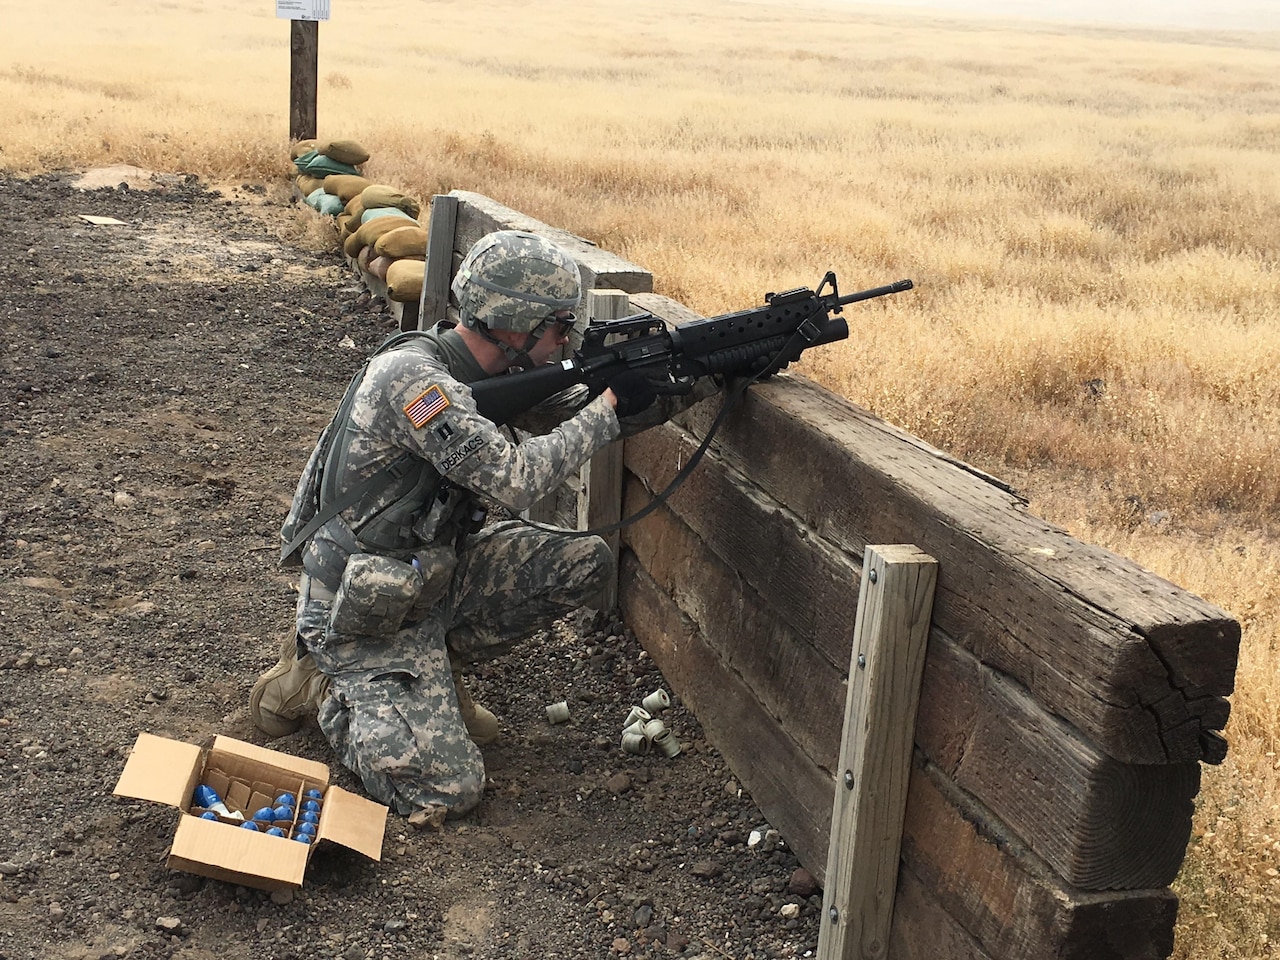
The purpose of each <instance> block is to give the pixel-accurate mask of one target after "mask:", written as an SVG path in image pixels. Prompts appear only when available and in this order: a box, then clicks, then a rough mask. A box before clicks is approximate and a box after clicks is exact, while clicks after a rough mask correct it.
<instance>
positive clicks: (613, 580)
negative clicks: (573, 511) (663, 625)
mask: <svg viewBox="0 0 1280 960" xmlns="http://www.w3.org/2000/svg"><path fill="white" fill-rule="evenodd" d="M585 307H586V310H587V316H588V317H590V318H591V319H592V320H617V319H619V318H620V317H625V316H627V315H628V314H629V313H630V312H631V298H630V297H629V296H627V294H626V292H625V291H623V290H588V291H587V302H586V304H585ZM581 481H582V486H581V494H580V495H579V497H578V529H580V530H591V529H594V528H596V527H606V526H608V525H609V524H611V523H617V522H618V521H619V520H620V519H622V441H620V440H619V441H615V442H613V443H611V444H609V446H607V447H605V448H604V449H603V450H601V451H600V452H599V453H597V454H596V455H595V456H594V457H592V458H591V459H590V460H588V461H587V462H586V463H584V464H583V465H582V474H581ZM604 539H605V542H606V543H608V544H609V549H610V550H611V551H612V552H613V575H612V576H611V577H610V578H609V582H608V583H607V584H605V588H604V590H602V591H601V593H600V599H599V600H598V601H597V602H596V606H597V607H599V609H601V610H612V609H613V608H614V607H615V606H616V605H617V603H618V547H619V544H620V543H621V540H622V536H621V531H619V530H615V531H613V533H609V534H606V535H605V538H604Z"/></svg>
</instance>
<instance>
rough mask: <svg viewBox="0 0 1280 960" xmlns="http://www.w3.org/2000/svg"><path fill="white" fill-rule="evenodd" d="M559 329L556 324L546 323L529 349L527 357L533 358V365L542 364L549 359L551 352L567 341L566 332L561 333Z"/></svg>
mask: <svg viewBox="0 0 1280 960" xmlns="http://www.w3.org/2000/svg"><path fill="white" fill-rule="evenodd" d="M560 330H561V327H560V326H559V325H558V324H554V323H549V324H547V327H546V329H545V330H543V332H542V336H540V337H539V338H538V342H537V343H535V344H534V345H533V349H532V350H530V351H529V357H530V359H532V360H533V363H534V366H542V364H544V363H546V362H547V361H548V360H550V359H551V355H552V354H554V353H555V352H556V351H557V350H559V349H560V348H561V347H563V346H564V345H565V344H566V343H568V342H569V337H568V334H565V333H561V332H560Z"/></svg>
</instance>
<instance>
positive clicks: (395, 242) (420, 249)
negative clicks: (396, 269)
mask: <svg viewBox="0 0 1280 960" xmlns="http://www.w3.org/2000/svg"><path fill="white" fill-rule="evenodd" d="M373 249H374V250H375V251H377V254H378V256H380V257H390V258H391V259H392V260H399V259H401V258H402V257H412V258H414V259H417V260H425V259H427V231H426V230H424V229H423V228H422V227H419V226H412V227H399V228H398V229H395V230H390V231H388V232H386V233H384V234H383V235H382V236H380V237H379V238H378V239H377V240H376V241H374V244H373Z"/></svg>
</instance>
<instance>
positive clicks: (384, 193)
mask: <svg viewBox="0 0 1280 960" xmlns="http://www.w3.org/2000/svg"><path fill="white" fill-rule="evenodd" d="M360 201H361V202H362V203H363V204H364V208H365V209H366V210H373V209H374V208H376V207H395V208H396V209H398V210H403V211H404V212H405V213H407V214H408V215H409V216H411V217H413V219H415V220H417V219H418V214H420V213H422V204H420V203H418V201H417V200H415V199H413V197H408V196H405V195H404V194H403V193H400V192H399V191H398V190H393V189H391V187H388V186H387V185H386V184H382V183H375V184H373V185H372V186H368V187H365V188H364V191H363V192H362V193H361V194H360Z"/></svg>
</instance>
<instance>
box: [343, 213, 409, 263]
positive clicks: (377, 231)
mask: <svg viewBox="0 0 1280 960" xmlns="http://www.w3.org/2000/svg"><path fill="white" fill-rule="evenodd" d="M402 226H404V224H403V223H402V222H401V220H400V218H399V217H379V218H377V219H375V220H373V221H372V222H370V223H363V224H361V225H360V226H359V227H358V228H357V229H356V230H355V231H354V232H353V233H352V234H351V235H350V236H349V237H347V239H346V242H345V243H343V244H342V250H343V252H344V253H345V254H346V255H347V256H348V257H354V256H356V255H357V254H359V253H360V248H361V247H371V246H373V244H374V242H375V241H376V240H377V239H378V238H379V237H380V236H382V235H383V234H384V233H387V232H388V231H391V230H394V229H395V228H396V227H402Z"/></svg>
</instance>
